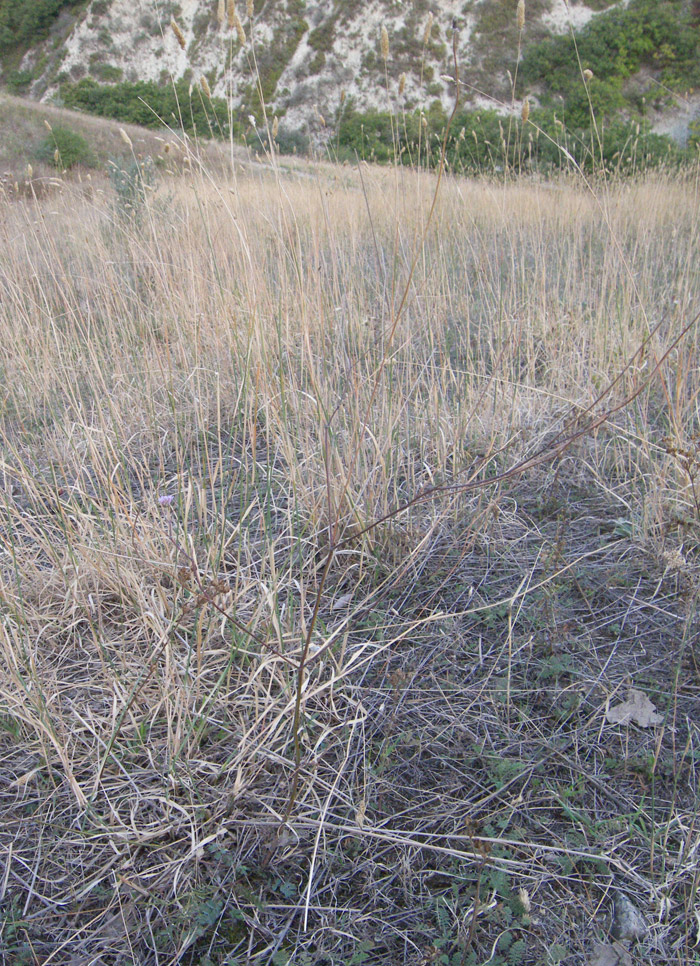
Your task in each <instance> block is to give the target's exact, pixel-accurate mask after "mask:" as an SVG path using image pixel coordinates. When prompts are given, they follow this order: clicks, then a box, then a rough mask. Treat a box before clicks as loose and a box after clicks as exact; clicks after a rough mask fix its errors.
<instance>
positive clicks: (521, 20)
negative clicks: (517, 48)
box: [516, 0, 525, 30]
mask: <svg viewBox="0 0 700 966" xmlns="http://www.w3.org/2000/svg"><path fill="white" fill-rule="evenodd" d="M516 16H517V19H518V30H522V29H523V27H524V26H525V0H518V11H517V14H516Z"/></svg>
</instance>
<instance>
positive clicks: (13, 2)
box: [0, 0, 85, 57]
mask: <svg viewBox="0 0 700 966" xmlns="http://www.w3.org/2000/svg"><path fill="white" fill-rule="evenodd" d="M84 3H85V0H0V57H2V56H4V55H5V54H7V53H10V51H13V50H16V49H17V48H20V49H21V48H23V47H27V46H29V44H35V43H37V42H38V41H40V40H43V39H44V37H46V35H47V34H48V32H49V29H50V27H51V25H52V24H53V22H54V21H55V20H56V17H58V15H59V13H60V12H61V10H63V9H64V8H65V7H78V6H84Z"/></svg>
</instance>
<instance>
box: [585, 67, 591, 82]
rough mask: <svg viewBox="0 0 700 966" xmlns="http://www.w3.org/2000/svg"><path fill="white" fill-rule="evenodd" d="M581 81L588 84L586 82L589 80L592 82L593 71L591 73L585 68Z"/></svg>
mask: <svg viewBox="0 0 700 966" xmlns="http://www.w3.org/2000/svg"><path fill="white" fill-rule="evenodd" d="M583 79H584V80H585V81H586V82H588V81H590V80H593V71H592V70H590V69H589V68H588V67H587V68H586V69H585V70H584V72H583Z"/></svg>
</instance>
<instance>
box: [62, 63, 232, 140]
mask: <svg viewBox="0 0 700 966" xmlns="http://www.w3.org/2000/svg"><path fill="white" fill-rule="evenodd" d="M61 96H62V98H63V101H64V103H65V105H66V107H71V108H74V109H75V110H79V111H87V112H88V113H90V114H99V115H101V116H102V117H110V118H112V119H113V120H115V121H122V122H123V123H126V124H141V125H143V126H144V127H150V128H161V127H162V126H163V124H164V123H165V124H167V125H168V126H169V127H173V126H174V127H176V128H178V129H182V130H184V131H187V132H188V133H190V134H192V133H195V132H196V133H198V134H200V135H203V136H205V137H209V136H213V137H217V136H225V137H227V136H228V135H229V133H230V119H229V112H228V106H227V104H226V101H224V100H223V99H222V98H218V97H213V98H211V99H210V98H208V97H206V96H205V95H204V93H203V92H202V91H201V90H200V88H199V87H194V88H191V87H190V85H189V84H188V83H186V82H185V81H178V82H177V83H175V84H168V85H164V86H161V85H159V84H156V83H155V82H153V81H138V82H136V83H129V82H126V81H125V82H123V83H120V84H98V83H97V82H96V81H94V80H91V79H90V78H87V77H86V78H84V79H83V80H81V81H79V82H78V83H77V84H72V83H66V84H63V85H62V87H61ZM237 133H239V127H238V125H237V124H236V122H233V134H234V135H236V134H237Z"/></svg>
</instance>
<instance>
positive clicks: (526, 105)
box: [520, 97, 530, 124]
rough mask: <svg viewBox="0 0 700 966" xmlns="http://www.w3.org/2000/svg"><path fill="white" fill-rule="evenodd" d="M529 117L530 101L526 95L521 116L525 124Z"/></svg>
mask: <svg viewBox="0 0 700 966" xmlns="http://www.w3.org/2000/svg"><path fill="white" fill-rule="evenodd" d="M529 117H530V102H529V100H528V99H527V97H526V98H525V100H524V101H523V106H522V108H521V109H520V118H521V120H522V122H523V124H527V121H528V118H529Z"/></svg>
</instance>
